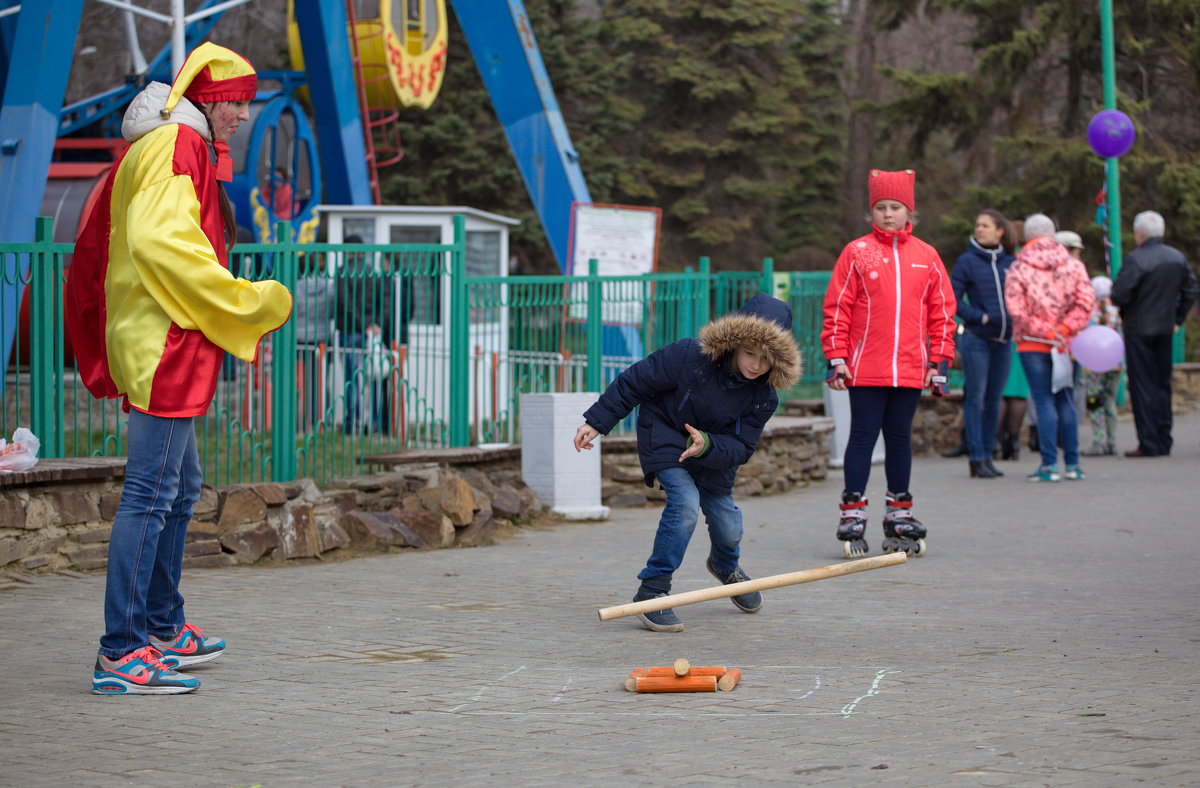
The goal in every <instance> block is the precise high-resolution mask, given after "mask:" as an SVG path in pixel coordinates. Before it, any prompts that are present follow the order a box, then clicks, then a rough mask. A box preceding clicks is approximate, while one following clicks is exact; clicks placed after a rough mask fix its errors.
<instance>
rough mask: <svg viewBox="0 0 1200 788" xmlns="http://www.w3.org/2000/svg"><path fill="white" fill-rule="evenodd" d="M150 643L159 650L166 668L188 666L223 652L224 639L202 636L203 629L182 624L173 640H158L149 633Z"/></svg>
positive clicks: (214, 657) (212, 658)
mask: <svg viewBox="0 0 1200 788" xmlns="http://www.w3.org/2000/svg"><path fill="white" fill-rule="evenodd" d="M150 645H151V646H154V648H155V649H157V650H158V651H159V652H160V654H161V657H162V661H163V664H164V665H166V666H167V667H168V668H188V667H191V666H192V665H199V664H200V663H202V662H208V661H210V660H214V659H216V658H217V657H219V656H221V655H222V654H224V653H225V641H224V640H222V639H221V638H206V637H204V630H202V629H200V627H198V626H196V625H195V624H184V625H183V629H181V630H179V634H178V635H176V636H175V639H174V640H159V639H158V638H156V637H155V636H154V635H151V636H150Z"/></svg>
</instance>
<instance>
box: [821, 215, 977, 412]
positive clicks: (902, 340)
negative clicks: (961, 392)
mask: <svg viewBox="0 0 1200 788" xmlns="http://www.w3.org/2000/svg"><path fill="white" fill-rule="evenodd" d="M955 307H956V302H955V299H954V291H953V290H952V289H951V287H950V277H949V276H947V275H946V268H945V266H943V265H942V259H941V257H939V256H938V253H937V250H935V249H934V248H933V247H932V246H930V245H929V244H927V243H925V242H924V241H922V240H921V239H919V238H917V237H915V236H913V234H912V225H911V224H909V225H906V226H905V228H904V229H903V230H899V231H896V232H888V231H884V230H880V229H879V228H877V227H875V226H874V225H872V232H871V233H870V234H868V235H864V236H863V237H861V238H858V239H856V240H854V241H851V242H850V243H848V244H846V247H845V248H844V249H843V250H842V253H841V255H839V256H838V259H837V262H836V263H835V264H834V267H833V274H832V275H831V276H830V279H829V287H828V289H827V290H826V291H825V302H824V326H823V328H822V331H821V349H822V350H823V351H824V353H825V358H826V359H828V360H829V361H830V362H833V361H834V360H837V359H842V360H843V363H845V364H846V365H847V366H848V367H849V368H850V375H851V379H850V381H849V385H851V386H893V387H903V388H918V389H919V388H922V387H923V385H924V381H925V370H926V368H927V366H928V365H929V364H931V363H932V364H938V363H940V362H942V361H947V362H948V361H952V360H953V359H954V331H955V323H954V311H955Z"/></svg>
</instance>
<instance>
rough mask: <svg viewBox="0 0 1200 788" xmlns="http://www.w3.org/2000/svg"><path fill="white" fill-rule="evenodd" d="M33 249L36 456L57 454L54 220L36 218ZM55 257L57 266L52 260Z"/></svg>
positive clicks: (58, 285)
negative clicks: (39, 447)
mask: <svg viewBox="0 0 1200 788" xmlns="http://www.w3.org/2000/svg"><path fill="white" fill-rule="evenodd" d="M34 241H35V243H36V244H37V250H36V251H34V252H31V253H30V255H29V257H30V260H29V264H30V276H29V395H30V396H29V399H30V411H31V412H30V424H29V428H30V430H32V431H33V434H34V435H36V436H37V437H38V440H39V441H41V444H42V448H41V451H40V453H41V456H43V457H61V456H63V385H62V371H63V365H62V360H63V357H62V333H61V331H60V330H59V326H62V324H63V321H62V306H61V305H62V280H61V277H62V262H61V261H62V258H61V257H59V256H58V255H56V254H55V251H54V248H53V246H54V222H53V220H52V219H51V218H50V217H48V216H39V217H37V219H36V220H35V225H34ZM56 257H58V265H55V258H56ZM56 321H57V322H56Z"/></svg>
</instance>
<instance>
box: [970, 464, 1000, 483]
mask: <svg viewBox="0 0 1200 788" xmlns="http://www.w3.org/2000/svg"><path fill="white" fill-rule="evenodd" d="M967 466H968V467H969V468H970V469H971V478H972V479H992V478H995V476H996V474H994V473H992V470H991V468H989V467H988V461H987V460H967Z"/></svg>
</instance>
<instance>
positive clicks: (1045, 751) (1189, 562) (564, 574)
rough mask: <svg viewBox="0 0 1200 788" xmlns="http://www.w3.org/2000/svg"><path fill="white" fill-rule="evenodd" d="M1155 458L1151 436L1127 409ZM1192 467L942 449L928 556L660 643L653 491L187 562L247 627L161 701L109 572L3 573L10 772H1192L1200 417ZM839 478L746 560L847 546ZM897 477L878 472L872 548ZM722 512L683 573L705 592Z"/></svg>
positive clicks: (229, 779)
mask: <svg viewBox="0 0 1200 788" xmlns="http://www.w3.org/2000/svg"><path fill="white" fill-rule="evenodd" d="M1121 430H1122V433H1121V436H1120V437H1121V441H1122V443H1123V444H1125V446H1126V447H1129V446H1132V445H1133V437H1132V436H1133V428H1132V424H1131V423H1129V422H1128V421H1125V422H1122V424H1121ZM1175 434H1176V440H1177V443H1176V451H1175V455H1174V456H1172V457H1170V458H1163V459H1126V458H1124V457H1112V458H1087V462H1086V464H1085V469H1086V471H1087V474H1088V477H1087V479H1086V481H1083V482H1062V483H1059V484H1047V485H1034V484H1030V483H1027V482H1026V481H1024V475H1025V473H1028V472H1029V471H1031V470H1032V469H1033V467H1034V465H1035V464H1036V462H1035V461H1034V460H1033V459H1032V458H1031V457H1030V455H1029V454H1028V452H1024V453H1023V454H1022V459H1021V460H1020V461H1019V462H1015V463H1014V462H1002V463H999V466H1000V467H1001V469H1002V470H1004V471H1006V473H1007V475H1006V476H1005V477H1004V478H1002V479H996V480H982V479H970V478H968V476H967V467H966V465H967V464H966V462H965V461H961V460H946V459H942V458H930V459H920V460H918V461H917V463H916V466H915V469H914V480H913V485H912V488H913V492H914V495H915V497H916V500H917V503H916V512H917V514H918V516H919V517H920V518H921V519H923V520H924V521H925V522H926V524H927V525H928V526H929V529H930V537H929V545H930V549H929V554H928V556H927V557H924V558H920V559H911V560H909V561H908V562H907V563H906V564H904V565H901V566H895V567H889V568H884V569H879V570H875V571H871V572H864V573H861V574H855V575H850V576H847V577H841V578H835V579H830V580H826V581H821V582H816V583H809V584H805V585H799V586H793V587H788V588H781V589H777V590H774V591H771V592H768V593H767V594H766V595H765V596H766V603H765V605H764V607H763V610H762V611H761V612H760V613H758V614H756V615H746V614H743V613H740V612H739V611H737V610H736V609H735V608H734V607H733V605H731V604H729V603H728V602H725V601H724V600H718V601H714V602H705V603H700V604H696V605H690V606H687V607H680V608H678V609H677V613H678V614H679V615H680V617H681V618H682V619H683V621H684V623H685V625H686V627H687V629H686V631H685V632H683V633H680V634H674V635H672V634H657V633H652V632H648V631H646V630H644V629H642V628H641V627H640V626H639V625H638V624H637V623H636V620H635V619H631V618H625V619H617V620H613V621H608V622H604V623H601V622H599V620H598V618H597V615H596V610H597V608H600V607H605V606H609V605H616V604H621V603H623V602H626V601H628V600H629V599H630V598H631V597H632V594H633V591H634V587H635V585H636V580H635V578H634V576H635V574H636V572H637V571H638V569H640V568H641V565H642V562H643V561H644V560H645V557H646V554H647V552H648V550H649V547H650V543H651V539H652V536H653V533H654V528H655V524H656V522H657V516H658V510H657V509H642V510H619V511H616V512H615V513H614V515H613V517H612V519H611V520H609V521H607V522H603V523H571V524H565V525H561V526H555V527H553V528H548V529H544V530H531V531H527V532H526V533H525V534H524V535H523V536H521V537H519V538H517V539H513V540H510V541H506V542H503V543H501V544H499V545H496V546H493V547H487V548H476V549H453V550H441V551H432V552H410V553H403V554H394V555H388V556H378V557H371V558H365V559H361V560H355V561H348V562H341V563H333V564H323V565H312V566H304V567H289V568H271V567H249V568H231V569H207V570H196V571H189V572H186V573H185V578H184V585H183V590H184V593H185V595H186V596H187V599H188V612H189V618H190V619H191V620H193V621H194V622H196V623H198V624H200V625H201V626H203V627H205V628H206V629H208V630H209V631H210V632H211V633H214V634H219V635H221V636H223V637H225V638H226V639H227V640H228V641H229V643H230V648H229V651H228V653H226V654H225V655H224V656H223V657H222V658H221V659H219V660H217V661H215V662H213V663H210V664H209V665H206V666H200V667H197V668H196V669H195V670H194V674H195V675H197V676H199V677H200V678H201V680H202V682H203V686H202V687H201V688H200V690H199V691H197V692H195V693H192V694H190V695H184V696H171V697H132V696H130V697H98V696H95V695H92V694H91V693H90V691H89V689H90V683H89V678H90V671H91V663H92V661H93V658H94V654H95V649H96V646H97V639H98V637H99V634H100V626H101V619H102V612H101V608H102V599H103V592H104V578H103V576H102V575H96V574H81V573H67V574H64V575H55V576H46V577H41V576H26V577H24V578H21V579H18V580H16V581H9V582H7V583H6V584H4V585H3V586H0V653H3V654H4V656H5V658H6V661H7V665H6V669H5V670H4V671H3V672H0V708H2V709H3V713H2V714H0V785H4V786H61V785H73V786H114V785H134V786H141V785H147V786H150V785H182V786H250V785H260V786H263V787H264V788H275V786H309V785H312V786H390V785H396V786H408V785H412V786H417V785H420V786H437V785H448V786H450V785H452V786H507V785H514V786H515V785H522V786H523V785H538V786H540V785H547V786H548V785H555V786H558V785H570V786H626V785H628V786H639V785H653V786H707V785H730V784H738V785H788V786H792V785H821V786H826V785H828V786H859V785H896V786H914V785H915V786H922V785H929V786H943V785H964V786H1043V785H1046V786H1068V785H1086V786H1126V785H1135V784H1147V785H1156V786H1158V785H1163V786H1173V785H1181V786H1182V785H1195V784H1197V783H1200V748H1197V742H1200V704H1198V703H1197V701H1198V700H1200V697H1198V696H1200V648H1198V646H1197V643H1198V642H1200V626H1198V624H1200V607H1198V605H1197V602H1198V601H1200V593H1198V592H1200V573H1198V572H1197V571H1196V561H1195V556H1196V552H1197V547H1198V544H1197V542H1198V540H1197V538H1196V528H1195V521H1196V513H1195V505H1196V501H1197V499H1198V497H1197V487H1198V486H1200V415H1189V416H1185V417H1180V419H1179V420H1178V422H1177V426H1176V433H1175ZM840 481H841V475H840V472H834V473H833V474H832V475H831V477H830V479H829V480H828V481H826V482H824V483H820V484H815V485H813V486H811V487H809V488H807V489H804V490H800V491H797V492H795V493H792V494H788V495H781V496H773V497H762V498H754V499H748V500H744V501H742V502H741V504H742V508H743V511H744V514H745V525H746V537H745V540H744V543H743V566H744V567H745V568H746V569H747V570H748V571H749V572H750V573H751V575H752V576H755V577H758V576H765V575H772V574H781V573H786V572H793V571H797V570H800V569H809V568H815V567H820V566H824V565H828V564H833V563H837V562H840V561H841V560H843V559H842V558H841V549H840V545H839V543H838V542H837V541H836V540H835V539H834V538H833V531H834V523H835V522H836V500H837V497H838V494H839V492H840ZM884 489H885V483H884V479H883V469H882V467H879V466H877V467H876V468H875V469H874V470H873V472H872V478H871V485H870V489H869V491H868V493H869V497H870V499H871V509H870V516H871V526H870V529H871V530H870V534H871V536H872V537H873V539H871V546H872V553H871V554H872V555H877V554H879V553H878V551H879V543H880V541H881V539H880V527H879V521H880V518H881V516H882V509H883V506H882V503H883V497H884V496H883V494H884ZM706 552H707V535H706V534H705V533H704V531H703V527H701V528H699V529H698V533H697V534H696V535H695V537H694V539H693V544H692V548H691V550H690V552H689V553H688V556H687V559H686V561H685V564H684V566H683V568H682V569H681V570H680V572H679V574H678V575H677V577H676V583H675V590H676V591H685V590H691V589H696V588H702V587H706V586H709V585H711V584H712V582H713V581H712V579H711V577H709V575H708V574H707V572H706V571H705V570H704V558H705V555H706ZM677 657H686V658H688V659H689V660H690V661H691V662H692V664H695V665H705V664H719V665H727V666H735V667H739V668H741V669H742V671H743V673H744V678H743V680H742V683H741V684H740V685H739V686H738V687H737V688H736V689H734V690H733V691H731V692H719V693H713V694H709V693H693V694H679V695H638V694H634V693H629V692H626V691H625V690H624V688H623V681H624V678H625V676H626V675H627V674H628V673H629V671H630V670H631V669H632V668H634V667H638V666H646V665H669V664H671V663H672V662H673V661H674V660H675V659H676V658H677Z"/></svg>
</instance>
